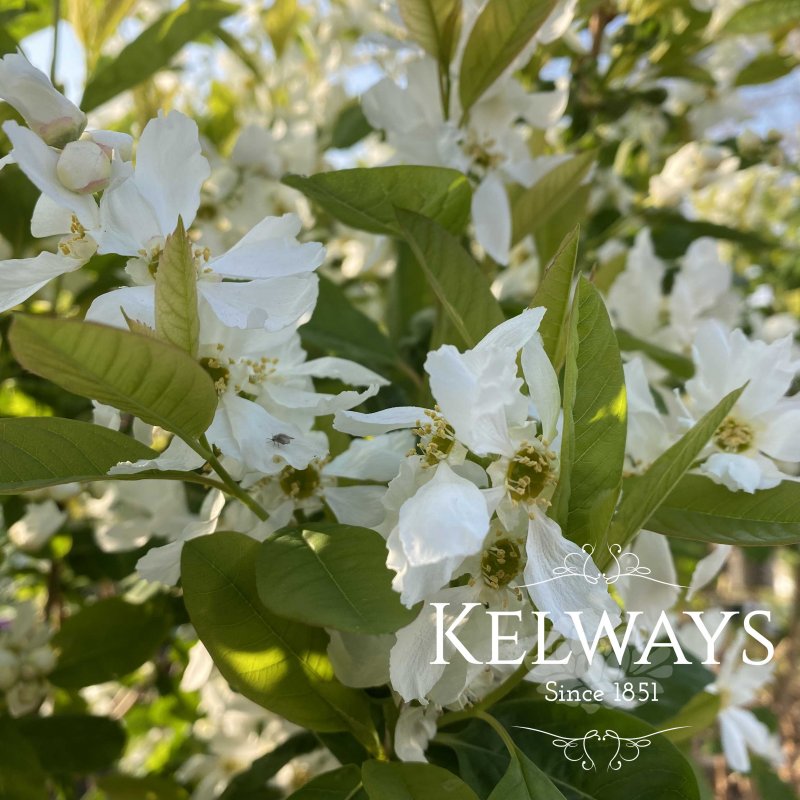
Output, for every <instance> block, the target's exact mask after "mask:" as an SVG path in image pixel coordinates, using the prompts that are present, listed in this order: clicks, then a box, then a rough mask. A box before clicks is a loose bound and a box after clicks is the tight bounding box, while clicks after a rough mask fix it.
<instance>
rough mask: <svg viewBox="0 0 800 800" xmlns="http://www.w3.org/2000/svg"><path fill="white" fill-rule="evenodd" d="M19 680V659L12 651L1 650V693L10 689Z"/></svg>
mask: <svg viewBox="0 0 800 800" xmlns="http://www.w3.org/2000/svg"><path fill="white" fill-rule="evenodd" d="M18 678H19V659H18V658H17V656H16V655H15V654H14V653H12V652H11V651H10V650H6V649H4V648H0V691H2V692H4V691H6V690H7V689H10V688H11V687H12V686H13V685H14V684H15V683H16V682H17V680H18Z"/></svg>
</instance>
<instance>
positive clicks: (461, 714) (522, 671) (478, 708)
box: [439, 661, 530, 728]
mask: <svg viewBox="0 0 800 800" xmlns="http://www.w3.org/2000/svg"><path fill="white" fill-rule="evenodd" d="M529 672H530V667H529V666H528V665H527V664H526V663H525V662H524V661H523V662H522V664H520V665H519V667H517V669H516V670H514V672H513V673H511V675H510V676H509V678H508V680H507V681H504V682H503V683H501V684H500V685H499V686H498V687H497V688H496V689H495V690H494V691H492V692H489V694H487V695H486V697H484V698H483V700H481V701H480V703H476V704H475V705H474V706H472V708H466V709H464V710H463V711H451V712H449V713H447V714H444V715H443V716H442V718H441V719H440V720H439V727H440V728H445V727H447V726H448V725H454V724H455V723H456V722H461V721H462V720H465V719H471V718H472V717H481V715H482V714H483V713H484V711H486V709H488V708H491V707H492V706H493V705H494V704H495V703H498V702H500V700H502V699H503V698H504V697H505V696H506V695H507V694H508V693H509V692H511V691H513V690H514V689H516V688H517V686H519V684H520V683H521V682H522V681H523V680H524V678H525V676H526V675H527V674H528V673H529Z"/></svg>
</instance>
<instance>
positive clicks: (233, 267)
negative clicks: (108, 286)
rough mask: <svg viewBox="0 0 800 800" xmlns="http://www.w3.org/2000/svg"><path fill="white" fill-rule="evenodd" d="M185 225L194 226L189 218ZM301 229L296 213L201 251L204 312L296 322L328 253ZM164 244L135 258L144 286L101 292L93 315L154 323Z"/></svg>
mask: <svg viewBox="0 0 800 800" xmlns="http://www.w3.org/2000/svg"><path fill="white" fill-rule="evenodd" d="M173 113H174V112H173ZM121 190H122V189H121V188H120V191H121ZM114 191H116V190H114V189H111V190H109V192H108V193H107V194H111V193H112V192H114ZM115 202H116V201H115ZM198 202H199V195H198ZM175 222H176V223H177V214H176V215H175ZM184 223H185V224H187V225H188V224H189V223H188V221H187V220H184ZM299 231H300V220H299V219H298V218H297V216H295V215H294V214H284V215H283V216H282V217H266V218H265V219H263V220H262V221H261V222H260V223H259V224H258V225H256V227H255V228H253V229H252V230H251V231H250V232H249V233H247V234H246V235H245V236H244V237H243V238H242V239H241V240H240V241H239V242H238V243H237V244H236V245H234V247H232V248H231V249H230V250H229V251H228V252H227V253H224V254H222V255H221V256H219V257H217V258H212V259H210V260H209V261H205V259H204V254H202V253H195V259H196V264H197V271H198V276H197V277H198V282H197V291H198V294H199V297H200V301H201V311H202V308H204V307H207V308H208V309H210V310H211V311H212V312H213V314H214V316H215V317H216V318H217V319H218V320H219V322H221V323H222V324H223V325H225V326H227V327H232V328H264V329H265V330H269V331H276V330H280V329H282V328H285V327H287V326H292V325H296V324H297V322H298V321H299V319H300V318H301V317H302V316H304V315H305V314H308V313H309V312H310V311H311V310H312V309H313V307H314V304H315V303H316V300H317V278H316V276H315V275H314V274H313V273H314V270H316V268H317V267H319V266H320V264H321V263H322V261H323V259H324V255H325V251H324V250H323V248H322V246H321V245H319V244H316V243H306V244H301V243H299V242H298V241H297V240H296V236H297V234H298V233H299ZM169 233H171V231H169ZM147 242H149V244H147ZM117 244H118V246H119V247H125V250H123V251H121V252H122V254H123V255H130V254H131V250H133V248H134V245H135V244H136V243H129V244H128V245H125V244H124V243H123V242H118V243H117ZM162 244H163V240H162V238H161V235H160V234H156V235H155V236H154V237H153V238H151V239H147V240H143V241H142V242H140V243H139V245H141V246H140V247H139V248H138V250H137V251H136V252H139V253H140V256H139V257H137V258H136V259H132V261H131V262H129V272H131V273H132V275H133V277H134V280H135V281H136V282H138V283H140V284H143V285H140V286H135V287H126V288H123V289H117V290H115V291H113V292H109V293H107V294H105V295H101V296H100V297H98V298H97V299H96V300H95V301H94V303H93V304H92V306H91V308H90V309H89V312H88V313H87V319H92V320H94V321H97V322H105V323H106V324H111V325H117V326H118V327H125V326H126V325H125V320H124V317H123V316H122V314H121V313H120V308H123V309H124V310H125V312H126V313H127V314H128V316H129V317H131V318H133V319H136V320H138V321H140V322H144V323H145V324H151V325H152V320H153V319H154V316H155V283H154V278H153V275H152V273H151V266H153V265H155V264H157V262H155V261H153V259H154V258H156V257H157V254H158V251H159V249H160V247H161V246H162ZM137 246H138V245H137ZM225 279H230V280H225Z"/></svg>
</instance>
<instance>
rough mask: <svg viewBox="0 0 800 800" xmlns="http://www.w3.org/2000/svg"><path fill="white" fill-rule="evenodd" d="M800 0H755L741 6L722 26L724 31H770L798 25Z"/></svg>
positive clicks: (735, 32) (732, 32) (745, 32)
mask: <svg viewBox="0 0 800 800" xmlns="http://www.w3.org/2000/svg"><path fill="white" fill-rule="evenodd" d="M798 21H800V0H755V2H752V3H749V4H748V5H746V6H744V7H743V8H740V9H739V10H738V11H737V12H736V13H735V14H733V15H732V16H731V17H730V18H729V19H728V21H727V22H726V23H725V25H724V26H723V28H722V33H730V34H739V33H744V34H748V35H750V34H754V33H768V32H769V31H773V30H775V29H776V28H782V27H784V26H787V27H788V26H792V27H794V26H795V25H797V23H798Z"/></svg>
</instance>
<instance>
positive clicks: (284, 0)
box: [264, 0, 300, 58]
mask: <svg viewBox="0 0 800 800" xmlns="http://www.w3.org/2000/svg"><path fill="white" fill-rule="evenodd" d="M299 22H300V10H299V8H298V6H297V0H275V2H274V3H273V4H272V5H271V6H270V7H269V8H268V9H267V10H266V12H265V13H264V27H265V28H266V30H267V34H268V36H269V38H270V40H271V41H272V46H273V47H274V48H275V55H277V56H278V58H280V57H281V56H282V55H283V54H284V52H285V51H286V46H287V45H288V44H289V42H290V41H291V39H292V37H293V36H294V34H295V31H296V30H297V26H298V24H299Z"/></svg>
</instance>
